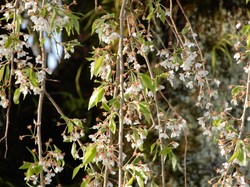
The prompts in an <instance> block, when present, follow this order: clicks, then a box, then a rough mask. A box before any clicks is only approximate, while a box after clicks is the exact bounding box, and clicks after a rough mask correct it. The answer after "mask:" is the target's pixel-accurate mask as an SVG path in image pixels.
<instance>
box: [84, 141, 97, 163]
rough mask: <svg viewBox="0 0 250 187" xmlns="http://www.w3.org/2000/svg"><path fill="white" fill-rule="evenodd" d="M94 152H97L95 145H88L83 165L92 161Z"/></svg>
mask: <svg viewBox="0 0 250 187" xmlns="http://www.w3.org/2000/svg"><path fill="white" fill-rule="evenodd" d="M96 153H97V150H96V146H92V145H90V146H89V147H87V150H86V153H85V155H84V159H83V165H87V164H89V163H90V162H92V161H93V160H94V158H95V156H96Z"/></svg>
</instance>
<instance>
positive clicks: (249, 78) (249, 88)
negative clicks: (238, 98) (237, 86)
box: [239, 63, 250, 139]
mask: <svg viewBox="0 0 250 187" xmlns="http://www.w3.org/2000/svg"><path fill="white" fill-rule="evenodd" d="M249 65H250V64H249V63H248V67H247V69H248V70H247V83H246V85H247V88H246V93H245V94H246V95H245V102H244V106H243V112H242V116H241V125H240V133H239V139H241V138H242V136H243V133H244V130H245V123H246V122H245V121H246V111H247V108H248V105H249V94H250V67H249Z"/></svg>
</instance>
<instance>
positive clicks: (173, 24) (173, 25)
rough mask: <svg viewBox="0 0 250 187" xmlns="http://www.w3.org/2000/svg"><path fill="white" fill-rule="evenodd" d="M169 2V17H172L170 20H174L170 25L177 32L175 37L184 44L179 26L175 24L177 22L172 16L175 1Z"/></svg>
mask: <svg viewBox="0 0 250 187" xmlns="http://www.w3.org/2000/svg"><path fill="white" fill-rule="evenodd" d="M169 2H170V8H169V11H170V16H169V17H170V20H171V22H172V24H169V26H170V27H172V28H173V29H174V31H175V32H174V33H176V34H175V37H176V38H177V39H178V41H179V42H180V43H181V45H182V46H184V42H183V41H182V38H181V37H180V35H179V32H178V29H177V27H176V25H175V22H174V20H173V16H172V14H173V3H172V0H170V1H169Z"/></svg>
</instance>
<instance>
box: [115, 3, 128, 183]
mask: <svg viewBox="0 0 250 187" xmlns="http://www.w3.org/2000/svg"><path fill="white" fill-rule="evenodd" d="M125 5H126V0H123V1H122V6H121V10H120V17H119V19H120V38H119V49H118V56H119V60H118V64H117V67H118V68H119V82H120V85H119V89H120V109H119V132H118V147H119V157H118V170H119V173H118V177H119V178H118V186H119V187H122V186H123V170H122V167H123V119H124V112H123V105H124V78H123V74H124V62H123V38H124V17H125Z"/></svg>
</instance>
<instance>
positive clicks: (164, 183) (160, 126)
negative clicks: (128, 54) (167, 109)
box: [143, 54, 166, 187]
mask: <svg viewBox="0 0 250 187" xmlns="http://www.w3.org/2000/svg"><path fill="white" fill-rule="evenodd" d="M143 57H144V59H145V61H146V64H147V67H148V71H149V74H150V78H151V79H152V80H154V79H155V76H154V73H153V71H152V68H151V66H150V62H149V60H148V57H147V56H146V55H145V54H144V55H143ZM154 100H155V108H156V115H157V126H158V127H159V131H158V133H159V140H160V150H161V151H162V150H163V148H164V147H163V139H162V138H161V136H160V133H161V132H162V125H161V120H160V115H159V114H160V107H159V100H158V97H157V92H156V91H155V93H154ZM165 181H166V180H165V161H164V155H163V154H161V182H162V184H161V186H162V187H165V186H166V182H165Z"/></svg>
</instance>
